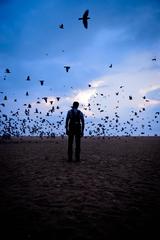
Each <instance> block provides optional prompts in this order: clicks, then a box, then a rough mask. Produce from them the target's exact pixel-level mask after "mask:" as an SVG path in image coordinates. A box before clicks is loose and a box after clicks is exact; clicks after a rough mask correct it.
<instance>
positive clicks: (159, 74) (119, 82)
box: [0, 0, 160, 135]
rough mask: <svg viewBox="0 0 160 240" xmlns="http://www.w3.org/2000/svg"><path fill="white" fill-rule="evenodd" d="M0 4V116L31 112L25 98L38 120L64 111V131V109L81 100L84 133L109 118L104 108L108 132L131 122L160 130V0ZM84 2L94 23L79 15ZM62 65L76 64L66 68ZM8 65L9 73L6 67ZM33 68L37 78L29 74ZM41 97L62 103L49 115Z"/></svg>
mask: <svg viewBox="0 0 160 240" xmlns="http://www.w3.org/2000/svg"><path fill="white" fill-rule="evenodd" d="M0 9H1V11H0V32H1V35H0V91H1V92H3V93H1V94H0V104H2V103H5V107H3V106H2V105H0V110H1V121H3V120H4V117H3V116H2V114H7V116H8V117H11V116H12V114H13V112H16V111H17V109H18V111H19V114H20V118H21V119H24V118H27V116H26V115H25V113H24V111H25V108H27V106H24V104H29V103H30V104H31V105H32V109H31V110H30V118H31V119H35V117H36V116H38V117H36V119H37V121H38V120H39V118H40V117H42V118H45V119H47V120H48V121H49V122H55V124H57V119H62V125H61V126H60V127H59V128H58V129H57V132H59V133H63V131H64V122H63V119H65V117H66V112H67V110H68V109H69V108H70V106H71V105H72V102H73V101H74V100H78V101H79V102H80V109H81V110H82V111H83V112H84V114H85V116H86V123H87V125H86V134H88V131H89V130H90V129H91V125H92V123H95V125H93V127H92V132H94V130H95V129H97V124H98V123H100V124H104V117H105V116H108V117H109V120H108V122H107V123H105V127H106V128H107V129H109V130H108V132H106V135H107V134H108V133H109V134H125V130H124V131H121V130H122V128H124V127H125V126H126V125H127V124H128V125H127V127H126V132H128V133H129V134H137V135H138V134H140V133H141V132H145V134H146V135H148V134H149V135H154V134H158V135H159V134H160V127H159V115H158V114H157V113H156V112H159V111H160V71H159V70H160V54H159V52H160V25H159V22H160V1H159V0H153V1H149V0H131V1H127V0H112V1H111V0H110V1H109V0H108V1H107V0H104V1H102V0H100V1H97V0H81V1H75V0H74V1H73V0H72V1H71V0H68V1H64V0H57V1H55V0H54V1H47V0H37V1H36V0H32V1H31V0H29V1H23V0H21V1H20V0H5V1H3V0H0ZM86 9H89V16H90V18H91V19H90V20H89V26H88V29H85V28H84V26H83V24H82V22H81V21H79V20H78V18H79V17H81V16H82V15H83V13H84V11H85V10H86ZM61 23H63V24H64V29H60V28H59V24H61ZM153 58H156V61H152V59H153ZM110 64H112V68H109V65H110ZM64 65H69V66H70V67H71V68H70V70H69V72H68V73H67V72H65V69H64ZM6 68H9V69H10V71H11V73H9V74H6V73H5V69H6ZM28 75H29V76H30V78H31V81H26V78H27V76H28ZM4 77H5V80H4ZM39 80H44V86H40V82H39ZM88 84H91V87H88ZM120 86H123V87H122V88H120ZM26 91H28V93H29V96H26ZM116 92H119V93H118V95H116ZM101 94H102V95H101ZM130 95H131V96H132V97H133V100H129V96H130ZM4 96H7V97H8V100H7V101H5V100H4ZM57 96H59V97H61V99H60V101H57V100H56V97H57ZM144 96H145V97H146V98H145V99H144V98H143V97H144ZM43 97H48V99H49V100H53V101H54V106H55V108H56V107H57V106H59V109H57V110H56V111H55V112H54V113H52V114H51V113H50V116H45V115H46V113H47V112H48V111H49V109H50V108H51V105H50V103H45V102H44V100H43V99H42V98H43ZM38 98H39V99H38ZM14 99H17V102H14ZM37 100H40V102H41V103H40V104H39V105H37V103H36V102H37ZM97 103H98V104H100V105H97ZM88 104H90V107H88ZM98 106H100V108H101V109H99V110H98V108H97V107H98ZM36 108H38V111H39V112H41V115H36V114H35V113H34V111H35V109H36ZM143 108H145V111H143V110H142V109H143ZM102 109H103V110H104V111H100V110H102ZM11 111H13V112H11ZM61 112H62V113H61ZM135 112H137V113H138V117H137V115H135ZM115 115H118V116H119V117H118V123H116V122H115V120H116V119H117V117H115ZM132 115H134V120H130V118H131V119H132V117H133V116H132ZM109 121H111V122H110V123H111V127H109V125H110V123H109ZM127 121H129V122H130V121H131V122H130V123H127ZM37 124H38V123H37ZM116 124H119V125H118V126H116ZM130 125H133V126H131V127H130ZM142 125H144V127H143V126H142ZM148 125H151V127H148ZM128 127H129V128H128ZM149 128H150V129H149ZM144 129H145V131H143V130H144Z"/></svg>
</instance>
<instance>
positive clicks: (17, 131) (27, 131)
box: [0, 10, 160, 137]
mask: <svg viewBox="0 0 160 240" xmlns="http://www.w3.org/2000/svg"><path fill="white" fill-rule="evenodd" d="M89 19H90V17H89V10H86V11H85V12H84V14H83V16H82V17H80V18H79V20H81V21H82V22H83V25H84V27H85V28H86V29H87V28H88V20H89ZM59 28H60V29H64V24H60V25H59ZM156 60H157V59H156V57H154V58H152V61H156ZM64 68H65V70H66V72H68V71H69V70H70V68H71V67H70V66H67V65H65V66H64ZM109 68H112V64H110V65H109ZM9 74H12V72H11V70H10V69H9V68H6V69H5V74H4V76H3V79H4V80H7V76H8V75H9ZM26 81H31V77H30V76H29V75H28V76H27V77H26ZM39 82H40V86H43V85H44V80H39ZM88 87H89V88H92V85H91V84H88ZM124 89H125V86H119V90H118V91H117V92H115V96H116V97H117V96H120V95H122V94H123V93H124V91H125V90H124ZM25 95H26V97H28V96H29V92H28V91H26V93H25ZM124 96H125V97H126V94H124ZM107 97H108V98H109V97H111V96H110V95H106V94H105V93H99V92H96V94H95V95H94V96H93V97H92V98H91V99H90V102H89V103H88V104H87V105H86V106H85V105H81V106H82V111H84V115H85V118H86V121H85V130H86V134H87V135H89V136H102V135H103V136H112V135H136V134H137V135H145V130H147V132H148V131H152V124H154V125H155V124H159V117H160V112H158V111H157V112H155V114H154V116H153V118H152V119H149V120H148V121H147V123H146V119H145V118H144V115H143V113H144V112H145V110H146V109H145V103H146V102H149V99H147V98H146V96H143V101H144V107H142V109H139V110H138V111H135V110H131V112H130V114H129V116H128V119H127V120H126V121H122V120H121V117H120V114H119V112H118V111H119V108H120V104H119V103H120V100H119V99H116V104H115V108H114V110H115V111H114V112H113V116H109V115H107V110H106V109H107V106H104V104H102V103H104V102H106V103H107V101H106V99H107ZM102 98H103V99H102ZM117 98H118V97H117ZM1 99H2V102H0V136H5V135H10V136H16V137H19V136H23V135H25V136H26V135H30V136H40V137H43V136H48V137H55V135H61V136H64V135H65V129H64V126H65V115H66V112H64V111H63V110H62V109H61V107H60V105H61V104H60V102H61V97H60V96H57V97H55V99H54V101H53V100H49V98H48V97H46V96H45V97H43V98H39V97H38V98H37V99H36V105H37V107H36V108H35V109H34V110H33V106H32V104H31V103H24V104H23V105H22V108H20V107H18V108H17V109H16V110H15V111H14V110H10V112H9V113H5V111H4V109H5V107H6V104H7V101H8V96H7V95H5V93H4V92H3V91H1V92H0V100H1ZM103 100H105V101H103ZM128 100H129V101H132V100H133V97H132V96H128ZM13 101H14V102H17V101H18V100H17V98H15V99H14V100H13ZM42 103H43V104H44V103H45V104H47V105H46V107H48V111H47V112H46V115H44V113H43V112H42V111H41V110H40V108H39V107H38V105H39V106H41V104H42ZM48 103H49V104H48ZM9 105H11V107H12V106H13V102H9ZM93 109H94V111H93ZM33 111H34V112H33ZM86 111H90V112H91V115H92V117H88V116H87V114H85V112H86ZM97 111H98V113H99V115H100V116H101V117H100V118H99V122H97V121H94V120H96V112H97ZM55 112H56V113H57V114H56V116H55V115H54V114H55ZM22 113H23V114H22ZM22 115H24V117H22ZM49 117H51V118H49ZM144 122H145V123H144ZM135 123H136V124H135ZM155 135H157V134H155Z"/></svg>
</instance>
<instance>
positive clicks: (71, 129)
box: [65, 102, 84, 161]
mask: <svg viewBox="0 0 160 240" xmlns="http://www.w3.org/2000/svg"><path fill="white" fill-rule="evenodd" d="M78 106H79V103H78V102H74V103H73V106H72V109H71V110H69V111H68V113H67V117H66V126H65V128H66V134H67V135H68V161H72V154H73V141H74V138H75V143H76V147H75V160H76V161H79V160H80V143H81V137H82V136H83V132H84V116H83V113H82V112H81V111H80V110H78Z"/></svg>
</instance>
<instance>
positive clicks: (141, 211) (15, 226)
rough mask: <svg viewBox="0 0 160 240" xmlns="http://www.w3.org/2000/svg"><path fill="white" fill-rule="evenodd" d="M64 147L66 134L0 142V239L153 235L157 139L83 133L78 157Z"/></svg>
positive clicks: (159, 177) (159, 190) (158, 194)
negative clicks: (72, 159)
mask: <svg viewBox="0 0 160 240" xmlns="http://www.w3.org/2000/svg"><path fill="white" fill-rule="evenodd" d="M66 152H67V138H64V139H62V138H55V139H42V140H41V139H39V138H22V139H11V140H5V141H1V142H0V192H1V194H0V216H1V236H3V237H2V238H1V239H8V238H10V239H13V237H15V239H65V240H77V239H79V240H80V239H82V240H83V239H85V240H90V239H99V240H102V239H115V238H116V239H117V237H118V238H120V237H123V239H124V238H126V239H137V238H142V237H144V236H145V237H146V236H150V237H152V239H155V237H154V236H155V235H156V234H159V226H160V224H159V222H160V221H159V216H160V137H110V138H107V137H106V138H102V137H94V138H88V137H87V138H83V139H82V144H81V161H80V162H71V163H70V162H67V154H66ZM159 237H160V236H159ZM159 237H157V239H158V238H159Z"/></svg>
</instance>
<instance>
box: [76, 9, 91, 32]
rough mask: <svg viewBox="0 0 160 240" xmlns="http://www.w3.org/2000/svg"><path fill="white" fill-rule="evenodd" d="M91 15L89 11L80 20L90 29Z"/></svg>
mask: <svg viewBox="0 0 160 240" xmlns="http://www.w3.org/2000/svg"><path fill="white" fill-rule="evenodd" d="M88 15H89V10H86V11H85V12H84V14H83V16H82V17H81V18H78V20H82V21H83V25H84V27H85V28H88V19H90V17H88Z"/></svg>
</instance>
